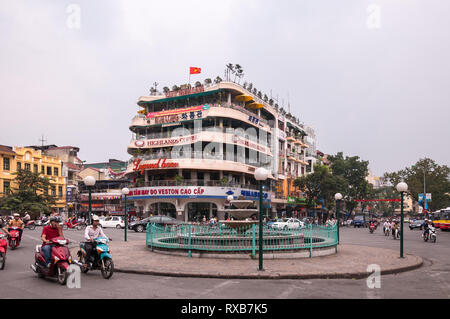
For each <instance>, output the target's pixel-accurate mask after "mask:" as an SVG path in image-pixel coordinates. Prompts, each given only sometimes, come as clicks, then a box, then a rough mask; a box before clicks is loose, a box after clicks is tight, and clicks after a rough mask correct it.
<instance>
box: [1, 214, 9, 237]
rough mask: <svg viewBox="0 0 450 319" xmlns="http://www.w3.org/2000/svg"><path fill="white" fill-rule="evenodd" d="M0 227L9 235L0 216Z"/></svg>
mask: <svg viewBox="0 0 450 319" xmlns="http://www.w3.org/2000/svg"><path fill="white" fill-rule="evenodd" d="M0 229H1V230H3V232H4V233H5V234H7V235H8V236H9V232H8V230H7V229H6V228H5V226H4V225H3V219H1V218H0Z"/></svg>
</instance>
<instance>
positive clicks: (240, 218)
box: [219, 196, 259, 234]
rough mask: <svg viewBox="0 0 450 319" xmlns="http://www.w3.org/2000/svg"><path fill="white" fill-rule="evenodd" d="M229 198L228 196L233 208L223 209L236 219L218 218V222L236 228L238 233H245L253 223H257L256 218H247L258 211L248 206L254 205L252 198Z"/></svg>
mask: <svg viewBox="0 0 450 319" xmlns="http://www.w3.org/2000/svg"><path fill="white" fill-rule="evenodd" d="M231 198H232V197H231ZM231 198H229V202H230V204H231V205H232V206H233V207H234V208H230V209H227V210H225V211H226V212H227V213H228V214H230V215H231V216H233V218H235V219H236V220H220V221H219V223H221V224H224V225H226V226H227V227H230V228H232V229H234V230H236V232H238V234H242V233H245V232H246V231H247V230H248V229H250V228H251V227H252V225H253V224H258V223H259V221H257V220H249V218H250V217H251V216H252V215H254V214H255V213H257V212H258V209H256V208H248V207H249V206H250V205H254V202H253V201H252V200H246V199H245V198H242V196H240V197H239V198H238V199H236V200H233V199H231Z"/></svg>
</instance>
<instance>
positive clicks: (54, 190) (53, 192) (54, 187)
mask: <svg viewBox="0 0 450 319" xmlns="http://www.w3.org/2000/svg"><path fill="white" fill-rule="evenodd" d="M52 196H56V186H52Z"/></svg>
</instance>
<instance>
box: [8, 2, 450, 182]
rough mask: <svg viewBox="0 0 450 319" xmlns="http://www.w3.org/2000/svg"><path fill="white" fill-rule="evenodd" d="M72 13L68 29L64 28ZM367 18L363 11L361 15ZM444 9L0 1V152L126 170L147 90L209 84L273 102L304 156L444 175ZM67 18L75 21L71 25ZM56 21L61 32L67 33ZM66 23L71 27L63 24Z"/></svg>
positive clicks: (449, 150) (447, 75)
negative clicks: (54, 154) (294, 129)
mask: <svg viewBox="0 0 450 319" xmlns="http://www.w3.org/2000/svg"><path fill="white" fill-rule="evenodd" d="M71 4H76V5H78V6H79V8H80V9H81V11H80V22H81V24H80V26H81V27H80V28H79V29H77V28H70V27H69V26H73V22H74V21H75V22H76V12H75V11H73V10H74V9H72V8H73V7H70V5H71ZM374 5H375V6H374ZM449 9H450V1H445V0H395V1H393V0H341V1H335V0H301V1H293V0H291V1H283V0H278V1H264V0H248V1H241V0H236V1H234V0H223V1H196V0H190V1H148V0H146V1H137V0H126V1H113V0H108V1H106V0H103V1H100V0H98V1H93V0H89V1H87V0H86V1H81V0H79V1H77V0H70V1H64V0H60V1H53V0H48V1H44V0H30V1H20V0H14V1H13V0H9V1H6V0H0V43H1V47H0V48H1V49H0V85H1V89H0V107H1V113H0V114H1V115H0V127H1V131H0V133H1V134H0V144H5V145H17V146H23V145H29V144H40V142H39V141H38V139H39V138H40V136H41V134H44V135H45V138H46V139H47V143H48V144H57V145H60V146H62V145H74V146H78V147H80V149H81V150H80V153H79V156H80V158H81V159H83V160H87V161H88V162H100V161H106V160H108V158H117V159H123V160H125V159H128V158H129V156H128V154H127V153H126V149H127V145H128V143H129V141H130V139H131V132H130V131H129V129H128V127H129V125H130V122H131V118H132V117H133V116H134V115H135V114H136V111H137V110H138V109H139V107H138V106H137V105H136V101H137V99H138V97H139V96H141V95H147V94H148V92H149V88H150V87H151V85H152V83H153V82H155V81H157V82H158V83H159V88H162V87H163V86H169V87H172V85H174V84H178V85H179V84H182V83H185V82H186V81H187V77H188V68H189V66H196V67H201V68H202V74H200V75H194V76H192V78H191V82H193V81H196V80H200V81H203V80H204V79H205V78H207V77H210V78H215V77H216V76H217V75H219V76H221V77H223V70H224V66H225V64H227V63H238V64H240V65H242V66H243V68H244V73H245V77H244V78H243V80H245V81H248V82H252V83H253V84H254V86H255V87H257V88H258V89H259V90H261V91H262V92H263V93H267V94H268V95H269V94H270V90H272V94H273V95H274V96H276V95H277V94H278V95H279V99H280V104H281V98H284V101H285V104H287V96H288V94H289V99H290V104H291V111H292V113H294V114H295V115H296V116H297V117H298V118H300V120H301V121H303V122H305V123H306V124H309V125H312V126H313V127H314V128H315V129H316V134H317V140H318V149H320V150H321V151H323V152H325V153H329V154H335V153H336V152H338V151H343V152H344V154H345V155H358V156H360V157H361V158H363V159H365V160H369V161H370V168H371V170H372V171H373V173H374V174H377V175H381V174H383V173H384V172H385V171H393V170H398V169H402V168H404V167H405V166H409V165H412V164H413V163H415V162H416V161H417V160H418V159H419V158H423V157H430V158H432V159H434V160H436V161H438V163H439V164H441V165H442V164H446V165H449V164H450V160H449V159H450V147H449V137H450V124H449V119H450V107H449V106H450V59H449V57H450V44H449V40H450V19H449V14H450V10H449ZM74 17H75V20H74V19H72V18H74ZM68 21H69V22H68ZM71 22H72V24H70V23H71Z"/></svg>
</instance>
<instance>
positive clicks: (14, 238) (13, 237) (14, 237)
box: [8, 227, 20, 250]
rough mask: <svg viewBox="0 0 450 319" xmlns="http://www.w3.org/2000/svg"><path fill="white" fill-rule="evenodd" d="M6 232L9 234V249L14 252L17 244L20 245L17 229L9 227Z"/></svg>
mask: <svg viewBox="0 0 450 319" xmlns="http://www.w3.org/2000/svg"><path fill="white" fill-rule="evenodd" d="M8 232H9V236H8V244H9V247H11V250H14V249H16V248H17V247H19V244H20V232H19V227H10V228H9V229H8Z"/></svg>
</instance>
